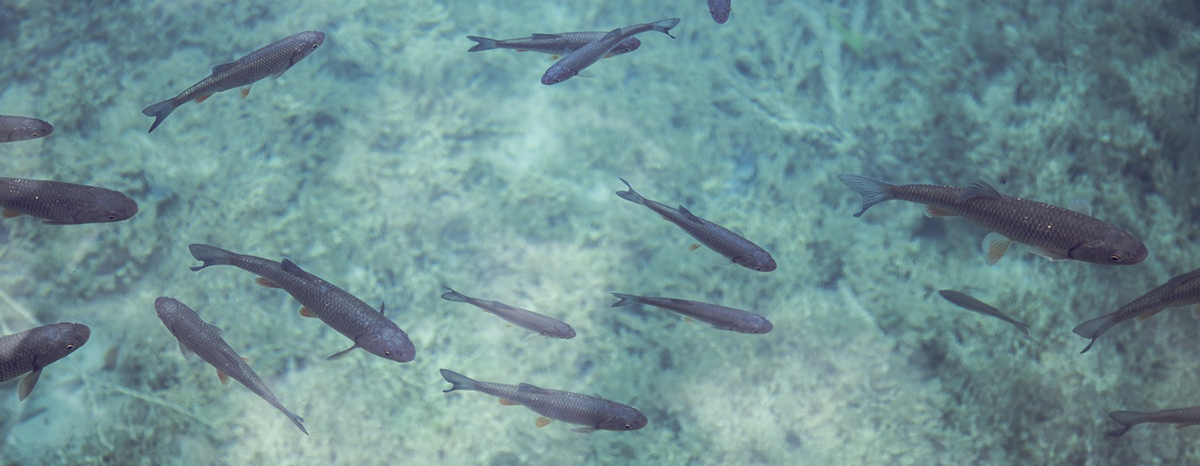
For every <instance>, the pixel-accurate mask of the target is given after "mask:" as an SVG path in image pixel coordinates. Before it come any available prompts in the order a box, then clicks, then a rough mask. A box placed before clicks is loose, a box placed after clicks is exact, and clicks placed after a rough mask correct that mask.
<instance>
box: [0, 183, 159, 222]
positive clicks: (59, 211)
mask: <svg viewBox="0 0 1200 466" xmlns="http://www.w3.org/2000/svg"><path fill="white" fill-rule="evenodd" d="M0 207H2V208H3V211H2V213H0V217H3V218H13V217H16V216H19V215H22V214H24V215H29V216H32V217H38V218H40V219H42V222H43V223H46V224H50V225H80V224H85V223H108V222H119V221H122V220H127V219H129V218H130V217H132V216H133V215H134V214H136V213H137V212H138V205H137V202H136V201H134V200H133V199H130V198H129V196H126V195H124V194H122V193H120V192H117V191H113V190H111V189H106V188H98V187H95V186H87V185H82V184H74V183H65V182H62V181H46V180H28V179H23V178H0Z"/></svg>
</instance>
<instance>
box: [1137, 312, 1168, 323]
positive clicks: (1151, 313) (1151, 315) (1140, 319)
mask: <svg viewBox="0 0 1200 466" xmlns="http://www.w3.org/2000/svg"><path fill="white" fill-rule="evenodd" d="M1160 312H1162V309H1159V310H1157V311H1154V312H1148V313H1146V314H1142V315H1140V316H1137V320H1138V322H1141V321H1143V320H1146V319H1149V318H1151V317H1154V314H1158V313H1160Z"/></svg>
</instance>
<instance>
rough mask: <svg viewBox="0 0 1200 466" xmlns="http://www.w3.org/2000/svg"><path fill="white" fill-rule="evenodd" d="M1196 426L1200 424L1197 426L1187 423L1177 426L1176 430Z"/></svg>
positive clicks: (1193, 423)
mask: <svg viewBox="0 0 1200 466" xmlns="http://www.w3.org/2000/svg"><path fill="white" fill-rule="evenodd" d="M1194 425H1200V424H1196V423H1195V422H1189V423H1187V424H1175V428H1176V429H1182V428H1184V427H1191V426H1194Z"/></svg>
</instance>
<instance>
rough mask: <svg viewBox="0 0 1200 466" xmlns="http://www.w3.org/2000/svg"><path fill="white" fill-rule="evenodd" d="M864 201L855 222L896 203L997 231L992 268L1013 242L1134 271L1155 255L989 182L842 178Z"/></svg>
mask: <svg viewBox="0 0 1200 466" xmlns="http://www.w3.org/2000/svg"><path fill="white" fill-rule="evenodd" d="M838 179H840V180H842V182H843V183H845V184H846V186H849V187H850V189H853V190H854V191H855V192H857V193H858V194H860V195H862V198H863V205H862V209H860V210H859V211H858V212H857V213H855V214H854V216H855V217H860V216H862V214H863V212H866V211H867V209H869V208H871V206H873V205H875V204H878V203H880V202H884V201H890V200H892V199H900V200H902V201H909V202H916V203H921V204H925V206H926V214H927V215H929V216H931V217H955V216H958V217H963V218H965V219H967V220H970V221H971V222H974V223H975V224H977V225H980V226H982V227H984V228H987V229H989V230H992V233H989V234H988V236H987V237H985V238H984V240H983V250H984V252H985V253H986V257H987V263H988V265H992V264H995V263H996V262H997V261H999V260H1000V258H1001V257H1003V256H1004V253H1005V251H1007V250H1008V247H1009V246H1010V245H1011V244H1012V242H1013V241H1017V242H1020V243H1024V244H1028V245H1030V246H1033V247H1034V249H1033V252H1034V253H1035V254H1038V255H1040V256H1043V257H1045V258H1047V259H1050V260H1066V259H1073V260H1078V261H1083V262H1090V263H1093V264H1110V265H1132V264H1137V263H1139V262H1141V261H1142V260H1144V259H1145V258H1146V256H1148V255H1149V254H1150V250H1149V249H1147V248H1146V245H1145V244H1143V243H1142V241H1141V240H1139V239H1137V238H1136V237H1134V236H1133V235H1132V234H1130V233H1129V232H1128V231H1125V230H1124V229H1122V228H1119V227H1117V226H1115V225H1112V224H1110V223H1108V222H1105V221H1103V220H1100V219H1097V218H1095V217H1092V216H1090V215H1087V214H1084V213H1081V212H1076V211H1073V210H1069V209H1064V208H1062V207H1058V206H1053V205H1050V204H1045V203H1042V202H1038V201H1033V200H1029V199H1022V198H1019V197H1013V196H1005V195H1002V194H1000V193H999V192H998V191H996V189H995V188H993V187H991V185H989V184H987V183H986V182H983V181H975V182H973V183H971V184H970V185H969V186H967V187H966V188H959V187H953V186H936V185H926V184H907V185H895V184H890V183H886V182H883V181H879V180H875V179H871V178H867V177H865V176H859V175H838Z"/></svg>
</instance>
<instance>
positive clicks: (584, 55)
mask: <svg viewBox="0 0 1200 466" xmlns="http://www.w3.org/2000/svg"><path fill="white" fill-rule="evenodd" d="M677 24H679V18H669V19H663V20H658V21H655V22H653V23H646V24H637V25H634V26H629V27H626V28H617V29H613V30H612V31H609V32H608V33H607V34H605V35H604V36H603V37H601V38H599V39H596V40H595V41H593V42H590V43H588V44H587V45H584V46H583V47H580V48H579V49H578V50H576V51H574V52H571V54H570V55H567V56H565V57H563V59H562V60H559V61H558V62H556V63H554V65H552V66H551V67H550V69H548V70H546V74H543V75H542V84H545V85H551V84H558V83H561V82H563V81H566V80H568V79H571V78H573V77H575V75H578V74H579V72H580V71H583V70H584V68H587V67H589V66H592V64H593V63H596V62H597V61H600V59H601V58H604V57H605V56H606V55H608V54H609V52H610V51H612V49H613V48H615V47H616V46H617V44H620V43H622V42H624V41H625V40H627V39H629V38H631V37H633V36H636V35H638V34H641V33H643V32H647V31H658V32H661V33H663V34H666V35H667V36H668V37H670V38H672V39H674V38H675V36H672V35H671V28H673V27H675V26H676V25H677Z"/></svg>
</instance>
